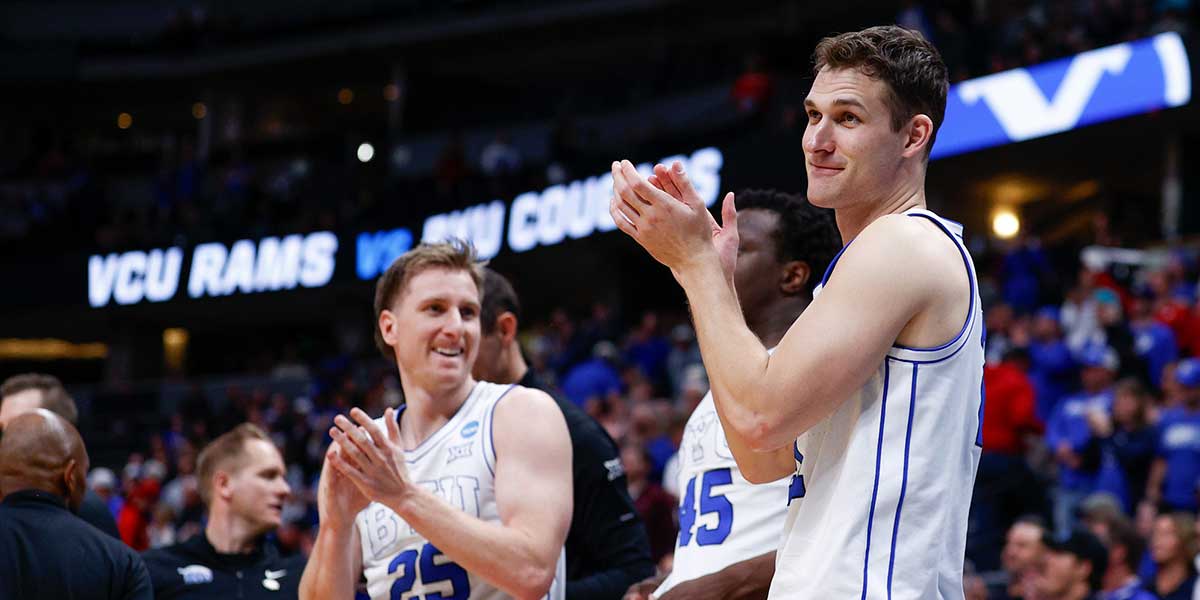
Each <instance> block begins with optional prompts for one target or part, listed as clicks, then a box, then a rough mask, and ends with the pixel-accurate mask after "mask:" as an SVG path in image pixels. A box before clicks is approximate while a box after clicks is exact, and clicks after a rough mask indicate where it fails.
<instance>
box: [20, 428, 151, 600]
mask: <svg viewBox="0 0 1200 600" xmlns="http://www.w3.org/2000/svg"><path fill="white" fill-rule="evenodd" d="M88 464H89V461H88V455H87V451H86V450H85V449H84V447H83V440H82V439H80V437H79V432H78V431H76V430H75V427H74V426H72V425H71V424H70V423H68V422H67V421H66V420H65V419H63V418H62V417H60V416H58V415H56V414H54V413H52V412H50V411H48V410H46V409H44V408H37V409H34V410H32V411H30V412H27V413H25V414H22V415H20V416H17V417H15V418H13V419H11V420H9V421H8V422H7V423H6V424H5V426H4V435H3V437H0V498H3V500H2V501H0V557H4V559H3V560H0V598H47V599H48V598H54V599H55V600H151V598H152V597H153V596H152V591H151V588H150V576H149V574H148V573H147V572H146V565H145V564H143V563H142V559H141V558H140V557H139V556H138V555H137V554H136V553H135V552H134V551H133V550H131V549H129V548H127V547H126V546H125V545H124V544H122V543H121V542H119V541H117V540H115V539H113V538H111V537H109V536H107V535H105V534H103V533H101V532H100V531H99V530H97V529H96V528H94V527H92V526H91V525H88V524H87V523H85V522H84V521H82V520H80V519H78V518H76V517H75V516H74V515H73V514H72V513H73V512H75V511H78V510H79V505H80V504H81V503H82V502H83V493H84V490H86V489H87V481H86V474H87V470H88Z"/></svg>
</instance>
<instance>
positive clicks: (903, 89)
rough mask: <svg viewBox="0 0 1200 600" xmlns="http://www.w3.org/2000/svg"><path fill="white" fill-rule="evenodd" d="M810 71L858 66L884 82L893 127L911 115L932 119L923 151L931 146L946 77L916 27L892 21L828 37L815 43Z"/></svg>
mask: <svg viewBox="0 0 1200 600" xmlns="http://www.w3.org/2000/svg"><path fill="white" fill-rule="evenodd" d="M813 61H814V66H813V73H814V74H816V73H819V72H820V71H821V69H823V68H825V67H829V68H830V69H858V70H859V71H862V73H863V74H864V75H866V76H867V77H870V78H872V79H875V80H878V81H882V82H884V83H885V84H887V87H888V94H887V97H886V98H884V101H885V102H886V103H887V105H888V109H889V110H890V111H891V113H892V130H893V131H900V128H901V127H903V126H904V124H905V123H907V122H908V120H909V119H911V118H913V117H914V116H916V115H919V114H923V115H926V116H928V117H929V119H930V120H932V121H933V134H932V135H930V137H929V145H928V146H926V147H925V156H926V157H928V156H929V152H930V151H931V150H932V149H933V143H934V141H936V139H937V131H938V128H939V127H941V126H942V119H943V117H945V115H946V94H947V93H948V92H949V90H950V78H949V75H948V72H947V70H946V63H945V62H944V61H943V60H942V55H941V54H940V53H939V52H938V50H937V48H935V47H934V45H933V44H931V43H929V41H928V40H926V39H925V37H924V36H922V35H921V34H920V33H919V32H916V31H912V30H909V29H905V28H903V27H899V26H896V25H882V26H879V27H869V28H867V29H864V30H862V31H853V32H849V33H843V34H840V35H835V36H830V37H827V38H825V39H823V40H821V41H820V43H818V44H817V49H816V51H815V52H814V53H813Z"/></svg>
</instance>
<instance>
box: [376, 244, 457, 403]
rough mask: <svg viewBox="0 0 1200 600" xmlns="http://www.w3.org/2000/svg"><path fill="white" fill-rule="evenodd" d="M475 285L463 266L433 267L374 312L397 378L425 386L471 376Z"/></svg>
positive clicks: (440, 386) (446, 385)
mask: <svg viewBox="0 0 1200 600" xmlns="http://www.w3.org/2000/svg"><path fill="white" fill-rule="evenodd" d="M479 313H480V305H479V288H478V287H477V286H476V285H475V281H474V279H472V277H471V274H470V273H469V272H468V271H465V270H462V269H448V268H441V267H432V268H428V269H425V270H424V271H421V272H420V273H417V274H415V275H413V276H412V277H411V278H410V279H409V280H408V282H407V283H406V285H405V287H404V289H403V290H402V291H401V292H400V294H399V297H398V298H397V299H396V301H395V303H394V305H393V308H392V309H391V310H384V311H383V312H382V313H381V314H380V316H379V328H380V333H381V334H382V336H383V339H384V340H385V341H386V342H387V344H388V345H389V346H391V347H392V349H393V351H394V353H395V357H396V364H397V365H399V367H400V375H401V378H402V379H403V380H404V381H405V382H411V383H412V384H414V385H417V386H420V387H422V388H424V389H427V390H430V391H436V390H447V389H455V388H457V387H458V386H462V385H463V384H464V383H465V382H467V381H468V380H469V379H470V377H471V366H472V365H473V364H474V363H475V358H476V355H477V354H478V351H479V336H480V331H479Z"/></svg>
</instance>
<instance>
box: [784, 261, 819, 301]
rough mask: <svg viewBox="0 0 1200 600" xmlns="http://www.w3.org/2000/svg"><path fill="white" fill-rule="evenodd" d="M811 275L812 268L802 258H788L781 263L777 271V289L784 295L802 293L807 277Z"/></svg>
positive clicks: (806, 283)
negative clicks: (780, 267)
mask: <svg viewBox="0 0 1200 600" xmlns="http://www.w3.org/2000/svg"><path fill="white" fill-rule="evenodd" d="M809 277H812V268H810V267H809V266H808V263H806V262H804V261H802V260H790V261H788V262H786V263H783V268H782V269H781V270H780V273H779V291H780V292H783V295H785V296H796V295H799V294H802V293H804V288H805V286H807V285H808V278H809Z"/></svg>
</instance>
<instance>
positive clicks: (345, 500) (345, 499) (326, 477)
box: [317, 442, 371, 525]
mask: <svg viewBox="0 0 1200 600" xmlns="http://www.w3.org/2000/svg"><path fill="white" fill-rule="evenodd" d="M340 453H341V446H340V445H339V444H338V443H337V442H334V443H332V444H330V445H329V449H328V450H326V451H325V464H324V465H323V466H322V468H321V482H320V484H318V486H317V510H318V512H320V515H321V522H322V523H337V524H342V525H346V524H352V523H353V522H354V516H355V515H357V514H358V513H359V512H360V511H362V510H363V509H364V508H366V507H367V505H368V504H370V503H371V500H370V499H369V498H367V497H366V496H364V495H363V493H362V492H361V491H359V489H358V486H356V485H354V483H353V482H352V481H350V480H349V478H347V476H346V475H345V474H343V473H342V472H341V471H340V470H338V469H337V468H335V467H333V466H332V463H333V461H334V458H333V456H334V455H339V454H340Z"/></svg>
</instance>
